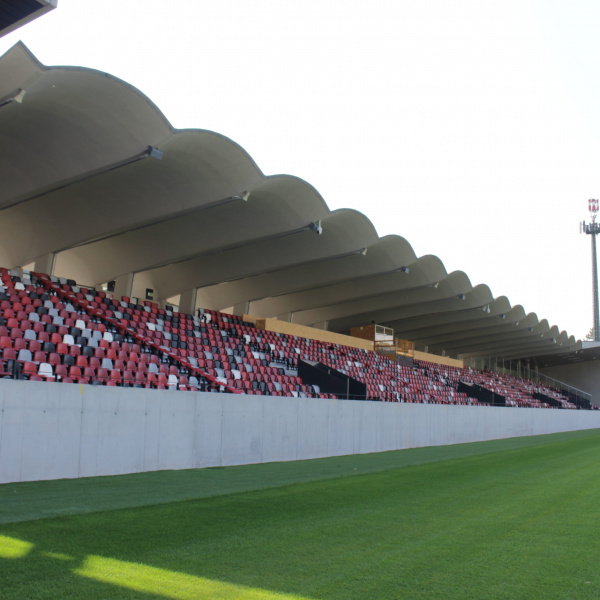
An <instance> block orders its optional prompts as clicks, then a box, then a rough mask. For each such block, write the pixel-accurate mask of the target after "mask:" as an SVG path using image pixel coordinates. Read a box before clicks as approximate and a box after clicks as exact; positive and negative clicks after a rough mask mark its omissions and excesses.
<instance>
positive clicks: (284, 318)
mask: <svg viewBox="0 0 600 600" xmlns="http://www.w3.org/2000/svg"><path fill="white" fill-rule="evenodd" d="M293 316H294V313H291V312H288V313H281V314H280V315H277V319H278V320H279V321H285V322H286V323H291V322H292V318H293Z"/></svg>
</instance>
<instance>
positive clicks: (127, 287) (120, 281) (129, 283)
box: [114, 273, 135, 300]
mask: <svg viewBox="0 0 600 600" xmlns="http://www.w3.org/2000/svg"><path fill="white" fill-rule="evenodd" d="M134 277H135V274H134V273H127V274H125V275H121V276H120V277H117V278H116V279H115V291H114V297H115V298H116V299H117V300H120V299H121V297H122V296H127V298H131V291H132V290H133V279H134Z"/></svg>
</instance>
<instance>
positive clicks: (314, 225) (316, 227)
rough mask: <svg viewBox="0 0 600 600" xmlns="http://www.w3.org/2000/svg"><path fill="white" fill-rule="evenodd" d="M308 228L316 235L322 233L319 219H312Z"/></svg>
mask: <svg viewBox="0 0 600 600" xmlns="http://www.w3.org/2000/svg"><path fill="white" fill-rule="evenodd" d="M308 228H309V229H311V230H312V231H314V232H316V234H317V235H322V234H323V227H321V221H314V222H313V223H311V224H310V225H309V226H308Z"/></svg>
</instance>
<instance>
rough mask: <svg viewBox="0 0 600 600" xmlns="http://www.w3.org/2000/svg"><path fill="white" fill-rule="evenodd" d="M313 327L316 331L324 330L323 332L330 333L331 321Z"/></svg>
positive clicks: (315, 324)
mask: <svg viewBox="0 0 600 600" xmlns="http://www.w3.org/2000/svg"><path fill="white" fill-rule="evenodd" d="M311 327H314V328H315V329H322V330H323V331H328V330H329V321H321V322H320V323H314V324H313V325H311Z"/></svg>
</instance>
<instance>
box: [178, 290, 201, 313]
mask: <svg viewBox="0 0 600 600" xmlns="http://www.w3.org/2000/svg"><path fill="white" fill-rule="evenodd" d="M197 292H198V289H197V288H192V289H191V290H186V291H185V292H181V294H180V296H179V312H180V313H184V314H186V315H193V314H194V311H195V310H196V295H197Z"/></svg>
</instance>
